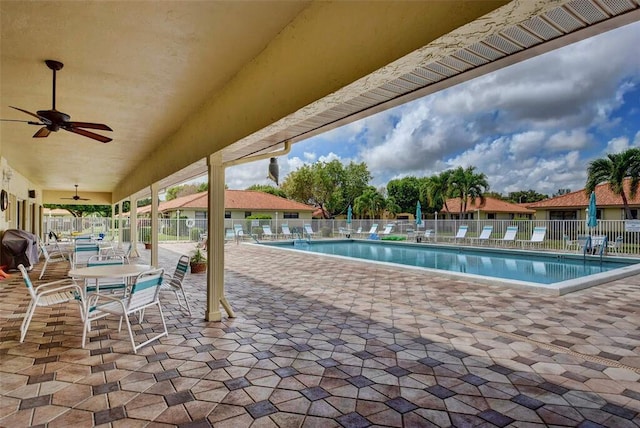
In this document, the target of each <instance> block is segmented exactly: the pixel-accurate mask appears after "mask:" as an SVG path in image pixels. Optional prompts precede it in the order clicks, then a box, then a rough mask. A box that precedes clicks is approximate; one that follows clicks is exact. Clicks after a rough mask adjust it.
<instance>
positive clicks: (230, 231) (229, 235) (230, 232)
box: [224, 228, 236, 244]
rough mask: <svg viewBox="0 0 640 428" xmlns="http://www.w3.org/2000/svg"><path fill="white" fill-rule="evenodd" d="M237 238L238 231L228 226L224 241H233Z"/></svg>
mask: <svg viewBox="0 0 640 428" xmlns="http://www.w3.org/2000/svg"><path fill="white" fill-rule="evenodd" d="M235 240H236V233H235V231H234V230H233V229H230V228H227V229H225V230H224V243H225V244H227V243H229V242H233V241H235Z"/></svg>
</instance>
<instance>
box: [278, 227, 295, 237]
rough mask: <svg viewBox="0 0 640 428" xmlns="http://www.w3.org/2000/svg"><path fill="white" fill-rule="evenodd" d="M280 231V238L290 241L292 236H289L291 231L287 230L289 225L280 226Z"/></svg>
mask: <svg viewBox="0 0 640 428" xmlns="http://www.w3.org/2000/svg"><path fill="white" fill-rule="evenodd" d="M280 229H281V231H282V237H283V238H284V239H291V238H292V237H293V235H292V234H291V231H290V230H289V225H288V224H282V225H280Z"/></svg>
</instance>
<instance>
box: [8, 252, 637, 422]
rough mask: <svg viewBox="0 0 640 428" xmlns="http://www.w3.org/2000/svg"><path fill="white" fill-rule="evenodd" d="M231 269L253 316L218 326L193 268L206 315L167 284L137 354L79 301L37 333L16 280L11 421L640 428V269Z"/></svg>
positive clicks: (265, 255)
mask: <svg viewBox="0 0 640 428" xmlns="http://www.w3.org/2000/svg"><path fill="white" fill-rule="evenodd" d="M192 248H193V245H192V244H170V245H169V244H167V245H164V244H163V245H162V247H161V248H160V265H161V266H162V267H165V268H166V269H167V270H168V271H169V272H172V271H173V268H174V267H175V264H176V262H177V259H178V256H179V254H181V253H186V252H188V251H189V250H190V249H192ZM140 251H141V253H142V260H139V261H142V262H144V258H148V257H149V252H148V251H145V250H140ZM41 265H42V263H41V264H40V265H38V266H36V267H35V268H34V270H33V272H32V273H31V277H32V278H37V275H38V274H39V269H40V267H41ZM49 271H50V272H51V276H50V275H48V274H47V276H46V277H45V279H46V280H52V279H56V278H62V277H64V276H65V274H66V270H65V266H64V264H60V263H56V264H53V265H51V266H50V267H48V268H47V272H49ZM225 275H226V283H225V286H226V290H227V298H228V300H229V302H230V303H231V305H232V306H233V307H234V310H235V312H236V315H237V318H234V319H227V318H224V319H223V321H222V322H217V323H216V322H206V321H204V320H203V317H204V311H205V301H206V295H205V276H204V275H191V274H189V275H188V276H187V280H186V283H187V295H188V297H189V299H190V302H191V305H192V308H193V309H194V316H193V317H192V318H189V317H187V316H185V315H184V314H183V313H182V312H180V311H179V310H178V308H177V305H175V301H174V299H173V295H172V294H170V293H166V294H163V309H164V310H165V319H166V320H167V324H168V328H169V337H165V338H162V339H160V340H159V341H157V342H154V343H153V344H151V345H149V346H147V347H144V348H142V349H141V350H140V351H139V352H138V354H137V355H134V354H133V353H131V352H130V345H129V344H128V340H127V333H126V331H125V330H123V331H122V332H121V333H118V332H117V324H118V320H117V319H111V318H107V319H106V320H105V321H103V322H99V323H98V324H101V327H103V328H97V329H94V330H93V331H92V332H91V333H90V336H89V337H90V338H91V341H90V343H89V344H88V346H87V349H84V350H83V349H81V347H80V340H81V335H82V328H81V324H80V318H79V314H78V311H77V308H76V307H75V306H74V305H69V306H65V305H62V306H60V307H54V308H48V309H42V308H41V309H39V310H36V314H35V316H34V320H33V321H32V324H31V327H30V329H29V332H28V333H27V337H26V339H25V342H24V343H22V344H20V343H19V342H18V338H19V328H20V323H21V321H22V314H23V313H24V311H25V309H26V305H27V304H28V302H29V299H28V297H27V293H26V291H25V290H24V285H23V283H22V280H21V278H20V277H19V274H18V273H17V272H16V273H15V274H14V275H13V277H12V278H11V279H9V280H4V281H2V285H1V286H0V296H1V298H0V326H1V327H0V340H1V342H0V394H1V397H0V398H1V399H0V426H9V427H22V426H48V427H57V426H69V425H72V424H74V425H76V426H79V427H81V426H82V427H84V426H91V425H97V426H105V427H106V426H111V427H121V426H122V427H125V426H126V427H136V426H140V427H142V426H150V427H151V426H152V427H165V426H166V427H169V426H181V427H209V426H215V427H227V426H228V427H233V428H238V427H249V426H253V427H322V428H327V427H334V426H335V427H339V426H344V427H366V426H391V427H400V426H420V427H424V426H442V427H448V426H485V427H494V426H500V427H501V426H518V427H536V426H538V427H543V426H581V427H597V426H606V427H637V426H640V276H632V277H629V278H625V279H620V280H616V281H614V282H611V283H608V284H603V285H599V286H595V287H592V288H589V289H585V290H580V291H576V292H574V293H571V294H567V295H563V296H550V295H548V294H541V293H536V292H533V291H529V290H522V289H512V288H506V287H503V286H498V285H490V284H477V283H475V282H471V281H468V280H454V279H451V278H447V277H444V276H439V275H438V274H437V273H424V272H420V271H417V270H411V269H404V268H400V267H398V268H396V267H391V266H386V265H379V266H378V265H372V264H370V263H363V262H359V261H357V260H353V261H351V260H337V259H335V258H327V257H318V256H316V255H313V254H307V253H293V252H287V254H286V257H283V252H282V251H278V250H277V249H272V248H266V247H262V246H258V245H248V244H241V245H236V244H227V245H226V246H225ZM35 282H36V283H38V281H35ZM150 312H151V311H150ZM154 320H157V317H154V315H153V313H150V314H149V315H148V316H145V323H144V324H143V326H142V327H140V326H138V325H134V326H135V327H138V328H137V330H138V331H139V330H140V329H141V328H143V327H144V328H147V327H150V326H153V321H154ZM147 322H149V324H147ZM106 326H109V327H110V328H108V329H107V328H104V327H106ZM141 334H144V331H142V332H141Z"/></svg>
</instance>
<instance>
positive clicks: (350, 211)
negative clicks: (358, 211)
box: [347, 205, 353, 224]
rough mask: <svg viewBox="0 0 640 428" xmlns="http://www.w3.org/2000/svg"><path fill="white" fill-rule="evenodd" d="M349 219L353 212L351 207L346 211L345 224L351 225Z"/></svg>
mask: <svg viewBox="0 0 640 428" xmlns="http://www.w3.org/2000/svg"><path fill="white" fill-rule="evenodd" d="M351 217H353V210H352V209H351V205H349V208H348V209H347V224H351Z"/></svg>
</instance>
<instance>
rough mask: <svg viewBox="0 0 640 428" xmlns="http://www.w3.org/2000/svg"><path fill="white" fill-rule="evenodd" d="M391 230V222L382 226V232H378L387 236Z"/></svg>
mask: <svg viewBox="0 0 640 428" xmlns="http://www.w3.org/2000/svg"><path fill="white" fill-rule="evenodd" d="M392 230H393V224H387V225H386V226H385V227H384V230H383V231H382V232H380V235H385V236H388V235H390V234H391V231H392Z"/></svg>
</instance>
